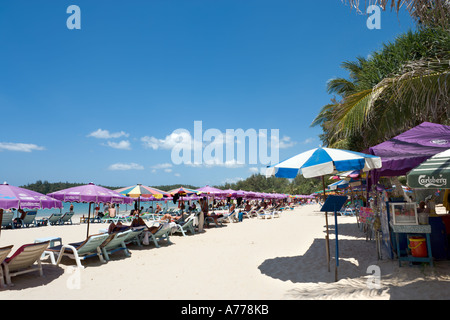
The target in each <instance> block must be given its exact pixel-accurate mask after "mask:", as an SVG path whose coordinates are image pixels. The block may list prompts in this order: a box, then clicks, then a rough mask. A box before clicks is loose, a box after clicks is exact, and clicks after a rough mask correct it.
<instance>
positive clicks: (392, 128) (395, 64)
mask: <svg viewBox="0 0 450 320" xmlns="http://www.w3.org/2000/svg"><path fill="white" fill-rule="evenodd" d="M449 62H450V33H449V31H448V30H444V29H442V28H419V29H418V30H417V31H414V32H413V31H409V32H407V33H405V34H401V35H400V36H398V37H397V38H396V39H395V41H394V42H392V43H387V44H384V45H383V46H382V48H381V50H379V51H375V52H373V53H372V54H371V55H370V56H369V57H368V58H362V57H357V58H356V60H355V61H346V62H344V63H342V65H341V66H342V68H343V69H345V70H347V71H348V72H349V77H348V79H344V78H336V79H331V80H330V81H329V82H328V87H327V90H328V93H330V94H336V95H338V97H333V98H332V99H331V103H329V104H327V105H325V106H324V107H323V108H322V110H321V111H320V112H319V114H318V115H317V117H316V119H314V121H313V123H312V126H317V125H320V126H321V127H322V130H323V134H322V135H321V136H320V138H321V139H322V141H323V143H324V145H325V146H328V147H333V148H344V149H345V147H348V148H350V149H351V150H355V151H362V150H364V149H366V148H368V147H370V146H373V145H375V144H378V143H380V142H382V141H385V140H386V139H390V138H392V137H393V136H395V135H397V134H399V133H401V132H404V131H406V130H408V129H410V128H412V127H414V126H416V125H418V124H420V123H422V122H424V121H429V122H434V123H441V124H448V122H449V118H450V109H449V108H448V104H449V103H450V87H449V86H448V83H449V82H450V64H449Z"/></svg>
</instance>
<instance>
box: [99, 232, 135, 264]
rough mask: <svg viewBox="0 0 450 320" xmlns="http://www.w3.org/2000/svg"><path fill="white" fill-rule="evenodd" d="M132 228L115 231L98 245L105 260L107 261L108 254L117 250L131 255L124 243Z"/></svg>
mask: <svg viewBox="0 0 450 320" xmlns="http://www.w3.org/2000/svg"><path fill="white" fill-rule="evenodd" d="M132 233H133V230H131V229H128V230H126V231H122V232H117V233H113V234H110V235H109V237H108V238H106V240H105V241H104V242H103V243H102V244H101V245H100V248H101V250H102V253H103V257H104V258H105V260H106V261H109V260H110V259H109V255H110V254H112V253H114V252H117V251H122V250H123V251H124V252H125V255H126V256H127V257H129V256H131V253H130V251H128V248H127V246H126V244H125V240H126V238H127V237H128V236H129V234H132Z"/></svg>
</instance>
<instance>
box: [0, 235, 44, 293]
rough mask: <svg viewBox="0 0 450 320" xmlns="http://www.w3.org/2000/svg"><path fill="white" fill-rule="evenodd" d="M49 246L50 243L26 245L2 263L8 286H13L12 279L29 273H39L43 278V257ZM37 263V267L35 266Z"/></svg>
mask: <svg viewBox="0 0 450 320" xmlns="http://www.w3.org/2000/svg"><path fill="white" fill-rule="evenodd" d="M48 244H49V242H48V241H46V242H40V243H33V244H25V245H23V246H21V247H20V248H19V249H17V251H16V252H15V253H14V254H13V255H12V256H11V257H9V258H6V259H5V260H4V261H3V263H2V267H3V272H4V275H5V280H6V284H7V285H9V286H12V285H13V283H12V282H11V277H14V276H18V275H20V274H24V273H28V272H34V271H39V275H40V276H41V277H43V276H44V272H43V271H42V265H41V255H42V253H44V251H45V249H47V247H48ZM35 262H37V265H35V264H34V263H35Z"/></svg>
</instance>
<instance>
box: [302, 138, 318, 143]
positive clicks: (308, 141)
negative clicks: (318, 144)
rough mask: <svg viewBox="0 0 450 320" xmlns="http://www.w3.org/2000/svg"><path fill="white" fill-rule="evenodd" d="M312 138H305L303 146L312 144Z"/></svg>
mask: <svg viewBox="0 0 450 320" xmlns="http://www.w3.org/2000/svg"><path fill="white" fill-rule="evenodd" d="M314 140H315V139H314V138H306V139H305V140H303V142H302V143H303V144H309V143H312V142H314Z"/></svg>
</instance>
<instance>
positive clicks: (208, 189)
mask: <svg viewBox="0 0 450 320" xmlns="http://www.w3.org/2000/svg"><path fill="white" fill-rule="evenodd" d="M197 191H199V192H201V193H206V194H209V195H213V196H223V195H226V194H227V193H226V192H225V191H223V190H220V189H217V188H214V187H210V186H204V187H203V188H199V189H197Z"/></svg>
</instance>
